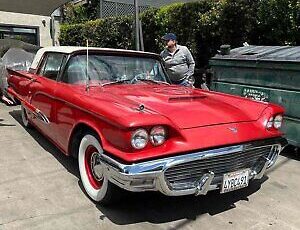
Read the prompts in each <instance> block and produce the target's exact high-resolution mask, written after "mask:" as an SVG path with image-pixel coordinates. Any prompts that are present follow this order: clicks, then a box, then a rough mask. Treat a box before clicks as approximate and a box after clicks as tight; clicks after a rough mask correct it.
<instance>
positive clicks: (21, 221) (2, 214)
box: [0, 104, 300, 230]
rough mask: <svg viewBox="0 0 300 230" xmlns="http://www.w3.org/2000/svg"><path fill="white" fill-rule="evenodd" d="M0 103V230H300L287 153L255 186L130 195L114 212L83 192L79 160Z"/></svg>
mask: <svg viewBox="0 0 300 230" xmlns="http://www.w3.org/2000/svg"><path fill="white" fill-rule="evenodd" d="M20 119H21V117H20V110H19V107H6V106H5V105H3V104H0V175H1V177H0V229H1V230H2V229H22V230H25V229H56V230H57V229H72V230H75V229H85V230H87V229H93V230H95V229H101V230H105V229H121V228H122V229H136V230H138V229H142V230H147V229H170V230H171V229H222V230H224V229H253V230H254V229H255V230H259V229H281V230H282V229H284V230H285V229H300V162H299V159H300V158H299V157H297V156H296V155H294V154H292V153H290V152H289V151H286V152H285V153H284V154H283V155H282V156H280V157H279V161H278V162H277V165H276V166H275V167H274V168H273V169H272V170H270V171H268V174H267V175H266V176H265V177H264V178H263V179H262V180H261V181H260V182H254V183H252V184H251V185H250V186H249V187H248V188H245V189H242V190H240V191H236V192H232V193H228V194H223V195H220V194H219V193H218V192H210V193H209V194H208V195H207V196H200V197H194V196H188V197H166V196H163V195H160V194H158V193H139V194H136V193H135V194H131V193H130V194H127V195H126V196H125V198H124V199H123V201H122V202H121V203H119V204H118V205H114V206H112V207H101V206H100V205H98V204H96V203H93V202H92V201H91V200H90V199H89V198H88V197H87V196H86V195H85V193H84V192H83V189H82V185H81V183H80V180H79V174H78V167H77V162H76V160H74V159H71V158H68V157H65V156H64V155H63V154H62V153H60V152H59V150H58V149H57V148H55V147H54V146H53V145H52V144H51V143H50V142H49V141H47V140H46V139H45V138H44V137H43V136H42V135H41V134H40V133H38V132H37V131H35V130H26V129H24V128H23V127H22V126H21V125H20Z"/></svg>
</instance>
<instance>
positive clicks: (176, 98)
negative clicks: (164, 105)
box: [168, 95, 207, 102]
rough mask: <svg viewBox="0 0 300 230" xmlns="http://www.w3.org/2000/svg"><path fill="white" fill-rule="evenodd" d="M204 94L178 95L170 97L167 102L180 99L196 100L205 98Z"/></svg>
mask: <svg viewBox="0 0 300 230" xmlns="http://www.w3.org/2000/svg"><path fill="white" fill-rule="evenodd" d="M206 97H207V96H206V95H196V96H179V97H170V98H169V100H168V101H169V102H180V101H182V102H183V101H184V102H186V101H197V100H201V99H204V98H206Z"/></svg>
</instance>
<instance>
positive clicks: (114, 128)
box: [8, 47, 286, 203]
mask: <svg viewBox="0 0 300 230" xmlns="http://www.w3.org/2000/svg"><path fill="white" fill-rule="evenodd" d="M8 82H9V89H8V92H9V93H10V94H11V95H12V96H14V97H15V98H17V99H18V100H19V101H20V102H21V109H22V121H23V124H24V126H25V127H30V126H34V127H35V128H37V129H38V130H39V131H40V132H41V133H42V134H44V135H45V136H46V137H47V138H48V139H49V140H51V141H52V142H53V143H54V144H55V145H56V146H57V147H58V148H59V149H60V150H61V151H62V152H63V153H64V154H66V155H70V156H74V157H76V158H78V164H79V170H80V176H81V180H82V183H83V185H84V188H85V190H86V192H87V194H88V195H89V196H90V198H92V199H93V200H95V201H99V202H102V203H108V202H110V201H111V200H112V199H113V198H114V197H118V195H119V194H120V188H122V189H125V190H129V191H136V192H141V191H160V192H162V193H163V194H165V195H169V196H181V195H188V194H195V195H205V194H206V193H207V192H208V191H210V190H215V189H219V190H220V192H221V193H225V192H230V191H232V190H236V189H240V188H244V187H246V186H248V183H249V181H251V180H253V179H260V178H262V176H263V175H264V173H265V170H266V169H268V168H269V167H271V166H272V165H273V164H274V163H275V161H276V159H277V156H278V154H279V153H280V151H281V150H282V148H283V147H284V146H285V145H286V140H285V139H284V138H283V137H282V133H281V132H280V131H279V128H280V126H281V123H282V115H283V112H284V111H283V109H282V108H281V107H279V106H277V105H273V104H269V103H264V102H257V101H252V100H250V99H245V98H241V97H236V96H231V95H226V94H222V93H217V92H209V91H203V90H199V89H193V88H187V87H184V86H177V85H172V84H170V82H169V80H168V76H167V75H166V72H165V70H164V67H163V65H162V63H161V59H160V57H159V56H158V55H156V54H153V53H146V52H137V51H128V50H115V49H100V48H88V49H87V48H84V47H50V48H43V49H41V50H39V51H38V53H37V55H36V57H35V59H34V61H33V63H32V66H31V70H30V71H29V72H21V71H19V72H16V71H10V76H9V79H8Z"/></svg>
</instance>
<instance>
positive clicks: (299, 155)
mask: <svg viewBox="0 0 300 230" xmlns="http://www.w3.org/2000/svg"><path fill="white" fill-rule="evenodd" d="M280 155H282V156H284V157H287V158H289V159H293V160H297V161H300V149H299V148H296V147H295V146H292V145H288V146H287V147H286V148H285V149H284V150H283V151H282V153H281V154H280Z"/></svg>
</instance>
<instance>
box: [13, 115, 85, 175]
mask: <svg viewBox="0 0 300 230" xmlns="http://www.w3.org/2000/svg"><path fill="white" fill-rule="evenodd" d="M9 114H10V115H11V116H12V117H13V118H14V119H15V120H16V121H17V122H18V123H19V124H21V125H22V117H21V111H20V110H13V111H11V112H9ZM24 129H25V130H26V131H27V132H28V133H29V134H30V136H32V137H33V139H34V140H35V141H36V142H37V143H38V144H39V145H40V146H41V147H42V148H43V149H44V150H45V151H47V152H48V153H50V154H51V155H52V156H54V157H55V158H56V160H58V161H59V162H60V163H61V164H62V165H63V166H64V167H65V168H66V169H67V170H68V172H70V173H72V174H73V175H74V176H76V177H77V178H80V176H79V169H78V164H77V160H76V159H75V158H73V157H68V156H66V155H64V154H63V153H62V152H61V151H60V150H59V149H58V148H57V147H55V145H53V144H52V143H51V142H50V141H49V140H48V139H46V138H45V137H44V136H43V135H42V134H41V133H40V132H38V131H37V130H36V129H35V128H32V129H26V128H25V127H24Z"/></svg>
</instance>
